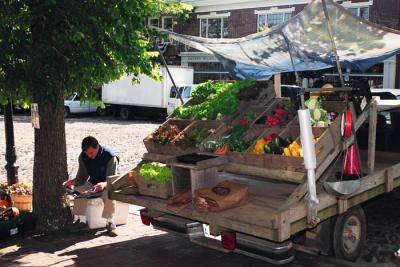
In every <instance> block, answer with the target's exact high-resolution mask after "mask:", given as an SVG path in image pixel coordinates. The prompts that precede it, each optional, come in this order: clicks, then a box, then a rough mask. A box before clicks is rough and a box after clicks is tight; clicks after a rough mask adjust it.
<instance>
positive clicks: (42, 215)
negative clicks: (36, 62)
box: [33, 88, 71, 231]
mask: <svg viewBox="0 0 400 267" xmlns="http://www.w3.org/2000/svg"><path fill="white" fill-rule="evenodd" d="M48 93H49V94H54V96H53V97H51V96H50V97H49V98H48V99H47V100H45V99H44V98H41V97H39V96H38V97H37V98H35V99H36V102H37V103H38V106H39V117H40V122H39V123H40V129H35V155H34V166H33V212H34V213H35V214H36V216H37V219H38V221H37V227H38V229H40V230H46V231H53V230H58V229H62V228H63V227H64V226H65V224H66V223H67V222H68V221H69V220H70V219H71V213H70V210H69V207H68V205H67V202H66V199H65V191H64V189H63V187H62V183H63V182H64V181H65V180H67V178H68V170H67V156H66V141H65V122H64V93H63V89H62V88H60V89H58V90H49V91H48ZM49 99H54V100H55V101H50V100H49Z"/></svg>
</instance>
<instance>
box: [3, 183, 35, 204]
mask: <svg viewBox="0 0 400 267" xmlns="http://www.w3.org/2000/svg"><path fill="white" fill-rule="evenodd" d="M8 192H9V194H10V196H11V200H12V202H13V203H14V205H13V206H14V207H16V208H18V209H19V210H22V211H31V210H32V184H31V183H29V182H26V181H23V182H21V183H16V184H13V185H11V186H9V187H8Z"/></svg>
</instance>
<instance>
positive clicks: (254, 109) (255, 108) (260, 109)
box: [230, 106, 269, 126]
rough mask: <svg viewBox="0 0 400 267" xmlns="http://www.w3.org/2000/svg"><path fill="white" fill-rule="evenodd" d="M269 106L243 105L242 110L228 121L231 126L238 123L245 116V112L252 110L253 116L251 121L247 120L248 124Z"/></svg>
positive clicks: (262, 113) (252, 122) (260, 115)
mask: <svg viewBox="0 0 400 267" xmlns="http://www.w3.org/2000/svg"><path fill="white" fill-rule="evenodd" d="M268 109H269V107H266V106H246V107H243V110H242V111H240V112H239V114H238V115H237V116H236V118H234V119H233V120H232V122H231V123H230V125H231V126H235V125H238V124H239V123H240V120H241V119H243V118H245V116H246V114H247V113H250V112H253V113H255V118H254V120H252V121H249V123H250V125H252V124H254V123H255V122H256V121H257V120H258V119H259V118H260V117H262V116H263V115H264V114H265V113H266V112H267V110H268Z"/></svg>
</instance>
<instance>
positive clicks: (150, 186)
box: [136, 173, 172, 199]
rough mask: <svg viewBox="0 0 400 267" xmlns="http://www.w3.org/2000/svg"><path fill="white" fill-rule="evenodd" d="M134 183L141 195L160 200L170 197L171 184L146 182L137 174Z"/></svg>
mask: <svg viewBox="0 0 400 267" xmlns="http://www.w3.org/2000/svg"><path fill="white" fill-rule="evenodd" d="M136 182H137V185H138V189H139V193H140V194H141V195H144V196H152V197H157V198H162V199H167V198H168V197H169V196H170V195H171V188H172V187H171V183H160V182H158V181H154V180H147V179H145V178H144V177H143V176H141V175H139V174H138V173H136Z"/></svg>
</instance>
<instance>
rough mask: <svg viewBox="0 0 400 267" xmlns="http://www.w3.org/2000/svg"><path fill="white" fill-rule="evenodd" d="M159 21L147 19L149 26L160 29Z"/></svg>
mask: <svg viewBox="0 0 400 267" xmlns="http://www.w3.org/2000/svg"><path fill="white" fill-rule="evenodd" d="M159 23H160V20H159V19H158V18H149V26H153V27H157V28H158V27H160V24H159Z"/></svg>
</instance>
